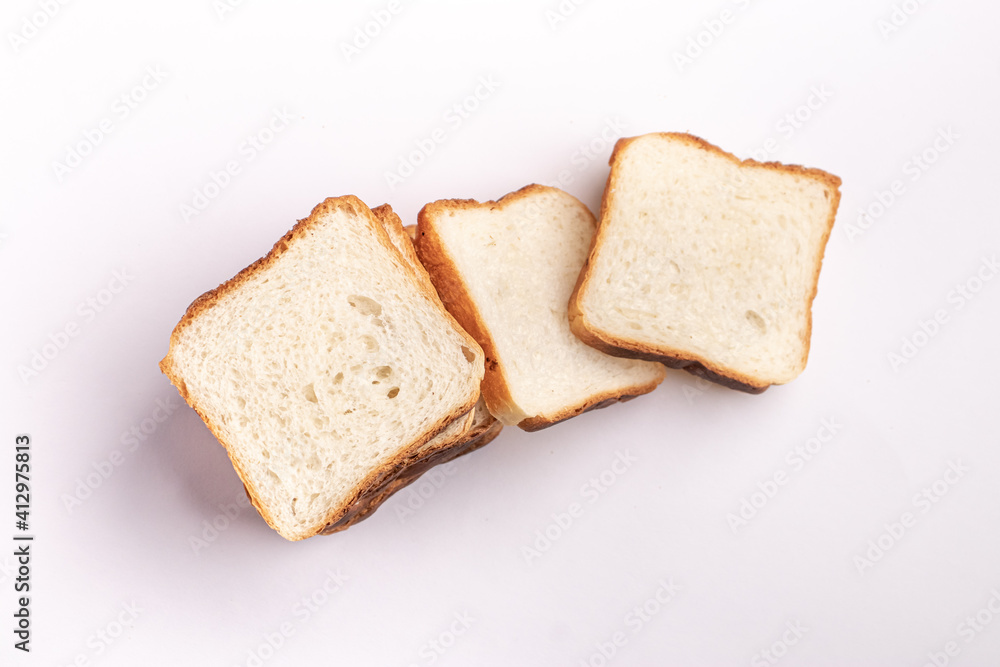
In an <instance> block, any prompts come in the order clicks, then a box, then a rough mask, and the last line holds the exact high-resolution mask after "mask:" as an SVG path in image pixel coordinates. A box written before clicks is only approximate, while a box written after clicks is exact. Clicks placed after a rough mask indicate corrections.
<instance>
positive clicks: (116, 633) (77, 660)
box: [60, 601, 143, 667]
mask: <svg viewBox="0 0 1000 667" xmlns="http://www.w3.org/2000/svg"><path fill="white" fill-rule="evenodd" d="M142 613H143V609H142V607H140V606H139V605H138V604H136V603H135V602H134V601H132V602H125V603H123V604H122V605H121V609H120V610H119V611H118V613H117V614H115V616H114V618H112V619H111V620H110V621H108V622H107V623H105V624H104V625H103V626H102V627H101V628H99V629H98V630H97V631H96V632H94V633H93V634H91V635H90V636H88V637H87V641H86V644H85V650H83V651H80V652H79V653H77V654H76V655H75V656H74V657H73V659H72V660H71V661H70V662H67V663H60V665H63V664H65V665H66V667H90V665H93V664H95V663H94V661H95V660H97V659H98V658H100V657H101V656H103V655H104V654H105V653H107V652H108V651H109V650H110V649H111V647H112V646H113V645H114V644H115V643H116V642H117V641H118V640H119V639H121V638H122V636H123V635H124V634H125V632H126V630H131V629H132V628H133V627H135V624H136V621H137V620H138V619H139V616H140V615H142Z"/></svg>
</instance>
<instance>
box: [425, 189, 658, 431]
mask: <svg viewBox="0 0 1000 667" xmlns="http://www.w3.org/2000/svg"><path fill="white" fill-rule="evenodd" d="M550 192H557V193H559V194H560V195H565V196H567V197H570V198H571V199H573V201H575V202H576V204H577V205H579V206H580V207H581V208H582V209H583V210H584V211H586V212H587V215H589V216H590V218H591V220H593V222H594V227H595V234H594V235H595V237H596V233H597V230H596V228H597V221H596V219H595V218H594V214H593V213H591V211H590V209H589V208H588V207H587V206H586V204H584V203H583V202H581V201H580V200H579V199H577V198H576V197H573V195H571V194H569V193H568V192H565V191H564V190H560V189H559V188H553V187H550V186H545V185H538V184H535V183H532V184H530V185H526V186H525V187H523V188H521V189H520V190H516V191H514V192H511V193H508V194H506V195H504V196H503V197H501V198H500V199H498V200H495V201H494V200H490V201H486V202H479V201H476V200H475V199H441V200H438V201H435V202H432V203H430V204H427V205H426V206H424V207H423V208H422V209H421V210H420V213H419V214H418V216H417V229H416V241H415V243H414V245H415V247H416V250H417V255H418V256H419V257H420V261H421V262H422V263H423V264H424V267H425V268H426V269H427V273H428V274H429V275H430V277H431V280H432V281H433V283H434V286H435V287H436V288H437V291H438V293H439V294H440V295H441V300H442V301H443V302H444V304H445V307H446V308H448V309H449V310H451V311H452V313H453V314H454V315H455V318H456V319H457V320H458V321H459V323H460V324H461V325H462V326H464V327H465V329H466V330H467V331H469V333H471V334H472V335H473V337H474V338H476V340H477V341H479V344H480V345H481V346H482V348H483V351H484V352H485V353H486V362H487V363H486V375H485V377H484V378H483V396H484V398H485V399H486V403H487V406H488V407H489V409H490V412H492V413H493V414H494V415H497V416H498V417H500V418H501V421H503V417H504V416H509V415H511V414H519V415H523V416H521V417H520V418H519V419H516V420H514V419H510V420H509V421H510V423H512V424H516V425H517V426H518V427H519V428H521V429H523V430H525V431H538V430H541V429H543V428H547V427H549V426H553V425H555V424H558V423H559V422H562V421H565V420H567V419H570V418H572V417H575V416H577V415H579V414H582V413H584V412H587V411H589V410H593V409H597V408H602V407H607V406H609V405H612V404H614V403H617V402H619V401H625V400H630V399H632V398H635V397H636V396H640V395H642V394H647V393H649V392H651V391H653V390H654V389H656V387H657V386H659V384H660V383H661V382H663V379H664V377H665V376H666V371H665V370H664V371H663V372H662V373H660V376H659V379H658V380H656V381H654V382H651V383H645V384H641V385H633V386H630V387H626V388H623V389H622V390H619V391H612V392H603V393H599V394H594V395H591V396H590V397H588V398H587V399H586V400H584V401H583V402H582V403H579V404H577V405H571V406H567V407H566V408H563V409H562V410H560V411H558V412H556V413H555V414H550V415H544V414H542V415H527V414H525V412H524V411H523V410H521V409H520V408H519V407H516V404H515V403H514V400H513V397H512V396H511V393H510V388H509V383H508V381H507V373H506V370H505V369H504V366H503V364H502V363H501V361H500V359H499V357H498V355H497V353H496V344H495V343H494V341H493V337H492V335H491V334H490V333H489V330H488V328H487V326H486V324H485V322H484V321H483V318H482V316H481V314H480V313H479V309H478V307H477V306H476V304H475V302H474V300H473V299H472V296H471V292H470V290H469V288H468V285H467V284H466V282H465V280H464V278H463V277H462V275H461V272H460V271H459V270H458V266H457V265H456V263H455V261H454V259H453V258H452V257H451V255H450V254H449V253H448V251H447V249H446V248H445V247H444V244H443V242H442V241H441V237H440V236H439V235H438V233H437V230H436V229H435V228H434V222H433V219H434V216H436V215H439V214H441V213H443V212H445V211H448V210H453V209H478V208H484V207H488V208H491V209H493V208H502V207H504V206H506V205H509V204H511V203H514V202H516V201H518V200H520V199H526V198H528V197H530V196H532V195H535V194H542V193H550ZM614 356H621V355H614ZM505 423H507V422H505Z"/></svg>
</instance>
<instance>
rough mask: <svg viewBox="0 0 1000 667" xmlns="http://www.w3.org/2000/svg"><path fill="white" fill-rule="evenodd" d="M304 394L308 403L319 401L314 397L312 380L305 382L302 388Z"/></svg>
mask: <svg viewBox="0 0 1000 667" xmlns="http://www.w3.org/2000/svg"><path fill="white" fill-rule="evenodd" d="M302 391H303V393H305V395H306V400H307V401H309V402H310V403H319V399H318V398H316V388H315V387H314V386H313V384H312V382H310V383H309V384H307V385H306V386H305V388H304V389H303V390H302Z"/></svg>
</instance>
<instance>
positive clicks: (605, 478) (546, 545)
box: [521, 449, 639, 565]
mask: <svg viewBox="0 0 1000 667" xmlns="http://www.w3.org/2000/svg"><path fill="white" fill-rule="evenodd" d="M638 461H639V459H638V458H636V457H635V456H633V455H632V453H631V452H630V451H629V450H627V449H626V450H625V451H617V452H615V458H614V459H613V460H612V461H611V464H610V465H609V466H608V467H607V468H605V469H604V470H602V471H601V472H599V473H598V474H597V475H595V476H594V477H591V478H590V479H589V480H587V481H586V482H584V484H583V485H582V486H581V487H580V498H581V499H582V500H583V501H586V504H584V502H578V501H574V502H572V503H570V504H569V506H568V507H566V509H565V510H564V511H562V512H555V513H553V514H552V515H551V518H552V521H551V522H550V523H548V524H547V525H545V526H543V527H542V528H539V529H537V530H536V531H535V534H534V540H533V541H532V542H531V544H525V545H522V546H521V555H522V556H524V562H525V563H527V564H528V565H531V564H532V563H534V562H535V561H537V560H538V559H539V558H541V557H542V554H544V553H546V552H547V551H549V550H550V549H551V548H552V546H553V545H554V544H555V543H556V542H558V541H559V540H560V539H561V538H562V536H563V535H565V534H566V531H568V530H569V529H570V528H572V527H573V526H574V525H575V524H576V523H577V522H578V521H579V520H580V518H581V517H582V516H583V515H584V513H585V512H586V510H587V506H588V505H593V504H594V503H596V502H597V501H598V500H600V499H601V498H603V497H604V494H606V493H607V492H608V491H609V490H610V489H611V487H612V486H614V485H615V484H616V483H617V482H618V480H619V479H621V476H622V475H624V474H625V473H626V472H628V471H629V470H630V469H631V468H632V466H633V465H635V464H636V463H637V462H638Z"/></svg>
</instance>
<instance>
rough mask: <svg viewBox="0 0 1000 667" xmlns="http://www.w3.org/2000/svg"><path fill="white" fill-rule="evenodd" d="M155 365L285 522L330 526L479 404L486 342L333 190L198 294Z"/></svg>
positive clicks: (353, 201) (286, 530)
mask: <svg viewBox="0 0 1000 667" xmlns="http://www.w3.org/2000/svg"><path fill="white" fill-rule="evenodd" d="M160 368H161V369H162V370H163V372H164V373H165V374H166V375H167V376H168V377H169V378H170V381H171V382H172V383H173V384H174V385H175V386H176V387H177V389H178V391H179V392H180V394H181V396H182V397H183V398H184V399H185V400H186V401H187V402H188V404H189V405H191V407H193V408H194V409H195V410H196V411H197V412H198V414H199V415H200V416H201V417H202V419H203V420H204V421H205V423H206V424H207V425H208V427H209V428H210V429H211V431H212V433H213V434H215V436H216V438H218V440H219V441H220V442H221V443H222V444H223V445H224V446H225V447H226V449H227V451H228V453H229V457H230V459H231V460H232V462H233V466H234V467H235V468H236V471H237V473H238V474H239V476H240V478H241V479H242V480H243V483H244V485H245V487H246V489H247V495H248V496H249V497H250V500H251V501H252V502H253V504H254V506H255V507H256V508H257V510H258V511H259V512H260V514H261V516H262V517H263V518H264V519H265V520H266V521H267V522H268V523H269V524H270V525H271V526H272V527H273V528H274V529H275V530H277V531H278V533H280V534H281V535H282V536H283V537H285V538H287V539H289V540H300V539H303V538H306V537H310V536H312V535H316V534H318V533H322V532H332V530H334V528H333V527H334V526H336V525H337V523H338V522H339V521H340V520H341V519H342V518H343V517H344V516H345V515H346V514H347V513H348V512H349V511H350V509H351V508H352V507H353V506H354V504H355V503H356V501H357V500H358V499H359V498H362V497H366V496H372V494H371V489H373V488H374V487H377V486H379V485H380V484H381V482H382V481H384V479H385V478H386V476H387V472H391V471H398V470H399V469H400V462H402V461H405V460H407V459H409V458H410V457H412V456H414V455H415V454H416V452H417V451H418V450H419V449H420V448H421V447H422V446H423V445H424V444H425V443H427V442H428V441H429V440H431V439H432V438H434V437H435V436H436V435H437V434H438V433H440V432H441V431H442V430H443V429H444V428H446V427H447V426H448V425H449V424H452V423H453V422H454V421H455V420H456V419H458V418H460V417H463V416H464V415H466V414H467V413H469V411H470V410H472V409H473V407H474V406H475V404H476V402H477V400H478V397H479V386H480V383H481V381H482V377H483V352H482V349H481V348H480V347H479V345H478V344H477V343H476V342H475V340H473V339H472V338H471V337H469V335H468V334H466V333H465V331H463V330H462V329H461V328H460V327H459V326H458V325H457V324H456V323H455V321H454V319H453V318H452V317H451V316H450V315H449V314H448V313H447V312H446V311H445V310H444V309H443V307H442V306H441V302H440V300H439V299H438V297H437V295H436V294H434V293H433V292H432V291H431V290H430V289H429V285H428V284H427V283H426V280H425V277H423V276H422V275H421V274H420V273H419V272H418V271H416V269H415V268H414V266H413V265H412V264H411V262H410V261H408V260H407V259H406V258H404V257H403V255H402V254H401V253H400V251H399V250H397V249H396V247H395V246H394V245H393V243H392V240H391V239H390V237H389V235H388V234H387V232H386V230H385V228H384V227H383V225H382V224H381V223H380V221H379V220H378V219H377V218H376V217H375V216H374V214H373V213H372V212H371V210H369V208H368V207H367V206H365V204H364V203H363V202H361V201H360V200H359V199H357V198H356V197H353V196H347V197H339V198H332V199H327V200H326V201H324V202H323V203H321V204H319V205H318V206H317V207H316V208H315V209H313V211H312V214H311V215H310V216H309V217H308V218H306V219H304V220H301V221H299V222H298V224H296V225H295V226H294V227H293V228H292V230H291V231H289V232H288V233H287V234H286V235H285V236H284V237H283V238H282V239H281V240H279V241H278V242H277V243H276V244H275V245H274V248H273V249H272V250H271V252H270V253H268V254H267V255H266V256H265V257H263V258H262V259H260V260H258V261H257V262H255V263H254V264H252V265H251V266H249V267H247V268H246V269H244V270H243V271H241V272H240V273H239V274H237V275H236V277H234V278H233V279H231V280H229V281H228V282H226V283H224V284H222V285H220V286H219V287H218V288H216V289H214V290H212V291H210V292H208V293H206V294H204V295H202V296H201V297H199V298H198V299H197V300H196V301H195V302H194V303H193V304H191V306H190V307H189V308H188V310H187V312H186V313H185V315H184V317H183V318H182V319H181V321H180V323H178V325H177V327H176V328H175V329H174V332H173V334H172V335H171V338H170V351H169V353H168V354H167V356H166V357H165V358H164V359H163V361H162V362H160Z"/></svg>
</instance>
